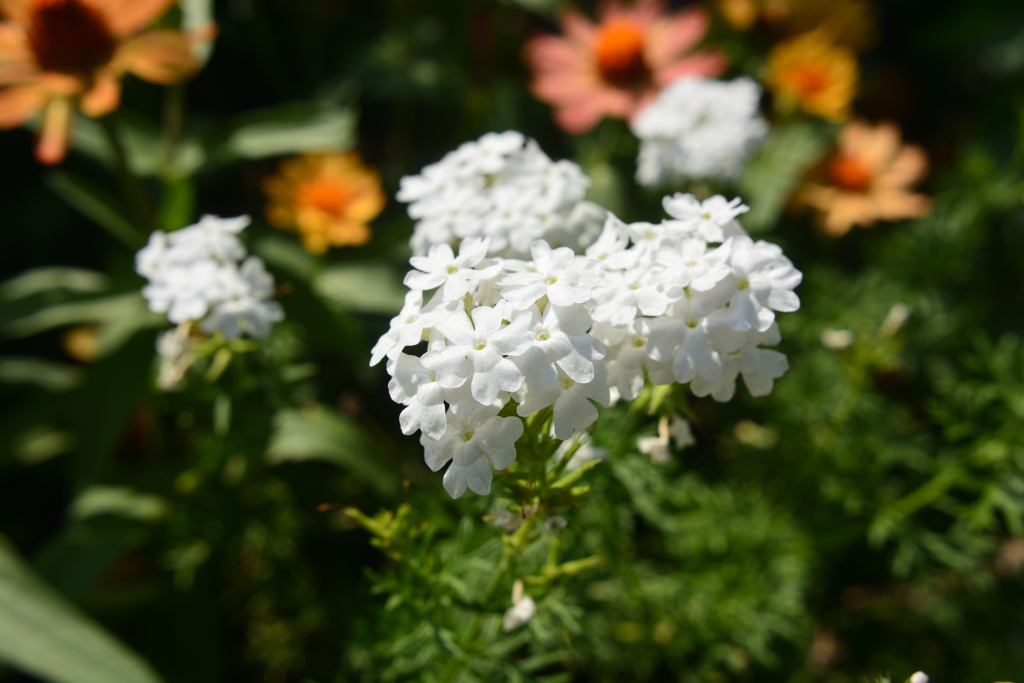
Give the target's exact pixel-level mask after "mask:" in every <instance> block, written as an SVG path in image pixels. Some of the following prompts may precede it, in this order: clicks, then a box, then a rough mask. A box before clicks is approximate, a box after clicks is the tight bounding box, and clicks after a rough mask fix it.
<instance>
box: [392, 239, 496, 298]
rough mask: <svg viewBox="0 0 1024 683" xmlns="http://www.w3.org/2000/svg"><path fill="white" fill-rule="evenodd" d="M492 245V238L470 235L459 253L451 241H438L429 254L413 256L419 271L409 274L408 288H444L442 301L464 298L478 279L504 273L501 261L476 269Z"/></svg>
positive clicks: (413, 264)
mask: <svg viewBox="0 0 1024 683" xmlns="http://www.w3.org/2000/svg"><path fill="white" fill-rule="evenodd" d="M488 244H490V240H489V239H488V238H486V237H469V238H467V239H465V240H463V241H462V244H460V245H459V255H458V256H455V254H454V253H453V252H452V248H451V247H450V246H448V245H447V244H435V245H434V246H432V247H430V251H428V252H427V255H426V256H413V257H412V258H411V259H409V262H410V263H411V264H412V266H413V267H414V268H416V270H413V271H410V272H409V273H408V274H407V275H406V276H405V285H406V287H409V288H410V289H421V290H425V289H434V288H436V287H440V288H441V298H442V300H444V301H455V300H457V299H462V297H464V296H466V294H468V293H469V290H470V289H471V288H472V287H473V285H474V284H475V283H476V282H479V281H480V280H488V279H490V278H492V277H494V276H495V275H497V274H498V273H499V272H501V264H500V263H499V264H493V265H491V266H489V267H486V268H483V269H479V270H478V269H476V268H474V266H476V265H478V264H480V263H481V262H482V261H483V260H484V257H485V256H487V246H488Z"/></svg>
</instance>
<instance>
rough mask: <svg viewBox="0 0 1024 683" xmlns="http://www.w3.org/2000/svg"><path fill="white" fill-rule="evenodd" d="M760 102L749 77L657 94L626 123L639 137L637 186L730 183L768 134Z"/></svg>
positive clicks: (686, 84)
mask: <svg viewBox="0 0 1024 683" xmlns="http://www.w3.org/2000/svg"><path fill="white" fill-rule="evenodd" d="M760 99H761V88H760V87H759V86H758V85H757V84H756V83H755V82H754V81H752V80H750V79H749V78H737V79H736V80H734V81H729V82H727V81H715V80H708V79H703V78H683V79H680V80H678V81H676V82H675V83H673V84H672V85H670V86H669V87H667V88H665V89H664V90H662V91H661V93H660V94H659V95H658V99H657V100H655V101H654V103H653V104H651V106H649V107H647V108H646V109H644V110H643V112H642V113H641V114H640V115H639V116H638V117H636V119H634V121H633V124H632V127H633V133H634V134H635V135H636V136H637V137H638V138H640V154H639V156H638V157H637V171H636V180H637V182H638V183H640V184H641V185H647V186H657V185H661V184H664V183H666V182H671V181H674V180H680V179H684V178H691V179H696V178H724V179H730V178H735V177H736V176H737V175H739V173H740V171H741V170H742V169H743V163H744V162H745V161H746V159H747V157H748V156H749V155H750V153H751V152H752V151H753V150H754V149H756V148H757V146H758V145H759V144H760V143H761V140H762V139H763V138H764V136H765V134H766V133H767V132H768V124H767V122H766V121H765V120H764V119H763V118H761V116H760V115H759V113H758V111H759V101H760Z"/></svg>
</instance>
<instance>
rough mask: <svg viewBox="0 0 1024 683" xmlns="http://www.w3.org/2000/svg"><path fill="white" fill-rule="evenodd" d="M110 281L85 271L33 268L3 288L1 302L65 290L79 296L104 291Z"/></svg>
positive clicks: (77, 269) (0, 291) (102, 275)
mask: <svg viewBox="0 0 1024 683" xmlns="http://www.w3.org/2000/svg"><path fill="white" fill-rule="evenodd" d="M109 286H110V281H109V279H108V278H107V276H106V275H104V274H103V273H97V272H96V271H94V270H86V269H84V268H61V267H52V268H34V269H32V270H29V271H27V272H25V273H22V274H21V275H19V276H17V277H13V278H11V279H10V280H8V281H7V282H5V283H3V284H2V285H0V301H3V302H5V303H6V302H11V301H17V300H19V299H26V298H28V297H30V296H34V295H36V294H51V293H53V292H54V291H55V290H62V291H66V292H68V293H76V294H97V293H99V292H104V291H106V290H107V288H108V287H109Z"/></svg>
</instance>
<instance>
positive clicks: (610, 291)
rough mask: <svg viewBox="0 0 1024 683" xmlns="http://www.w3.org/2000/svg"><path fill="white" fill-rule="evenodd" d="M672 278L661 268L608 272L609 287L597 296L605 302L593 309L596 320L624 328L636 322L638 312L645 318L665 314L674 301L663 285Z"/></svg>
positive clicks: (596, 297)
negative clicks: (667, 294)
mask: <svg viewBox="0 0 1024 683" xmlns="http://www.w3.org/2000/svg"><path fill="white" fill-rule="evenodd" d="M671 277H672V275H671V274H670V273H668V272H666V269H665V268H662V267H659V266H653V267H652V266H648V267H642V266H641V267H637V268H633V269H632V270H628V271H626V272H625V273H608V274H607V275H606V280H607V281H608V283H609V284H608V286H607V287H604V288H602V289H600V290H599V291H598V292H596V293H595V294H594V298H595V299H596V300H597V301H600V302H602V303H599V304H598V305H597V306H595V307H594V320H596V321H597V322H609V323H611V324H612V325H614V326H616V327H625V326H627V325H631V324H632V323H633V321H634V320H636V315H637V313H638V312H640V313H643V314H644V315H646V316H659V315H661V314H663V313H664V312H665V309H667V308H668V305H669V303H670V302H671V299H670V298H669V297H668V296H666V294H665V287H664V283H665V282H666V281H667V280H669V279H670V278H671Z"/></svg>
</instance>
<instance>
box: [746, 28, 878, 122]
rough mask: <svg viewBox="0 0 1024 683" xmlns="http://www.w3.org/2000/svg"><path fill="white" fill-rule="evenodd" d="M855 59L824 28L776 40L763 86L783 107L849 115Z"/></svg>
mask: <svg viewBox="0 0 1024 683" xmlns="http://www.w3.org/2000/svg"><path fill="white" fill-rule="evenodd" d="M857 79H858V68H857V58H856V57H855V56H854V54H853V52H851V51H850V49H849V48H846V47H843V46H841V45H836V44H835V42H834V41H833V39H832V37H831V35H830V34H829V33H827V32H826V31H824V30H820V29H819V30H817V31H811V32H810V33H805V34H803V35H800V36H797V37H795V38H792V39H791V40H787V41H785V42H783V43H779V44H778V45H777V46H775V48H774V49H773V50H772V51H771V54H769V55H768V78H767V80H766V83H765V84H766V85H767V86H768V88H769V89H771V91H772V92H773V93H774V94H775V97H776V99H777V100H778V101H779V103H780V104H782V105H783V106H784V107H794V106H799V107H800V108H802V109H804V110H805V111H807V112H809V113H811V114H817V115H818V116H821V117H823V118H826V119H830V120H833V121H837V120H842V119H845V118H847V117H848V116H849V115H850V101H851V100H852V99H853V96H854V94H855V93H856V88H857Z"/></svg>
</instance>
